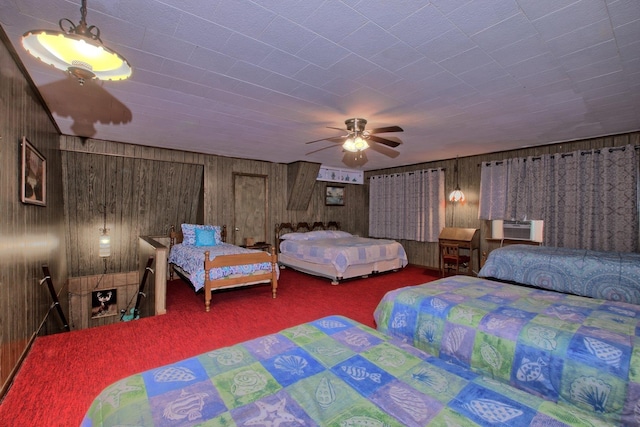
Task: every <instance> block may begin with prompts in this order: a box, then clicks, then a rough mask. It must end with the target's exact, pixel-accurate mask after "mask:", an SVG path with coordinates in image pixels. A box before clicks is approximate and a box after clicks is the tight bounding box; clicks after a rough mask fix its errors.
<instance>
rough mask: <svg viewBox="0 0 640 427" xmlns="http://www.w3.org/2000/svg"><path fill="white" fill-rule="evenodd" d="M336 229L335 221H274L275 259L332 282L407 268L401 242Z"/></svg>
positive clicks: (334, 283)
mask: <svg viewBox="0 0 640 427" xmlns="http://www.w3.org/2000/svg"><path fill="white" fill-rule="evenodd" d="M339 228H340V223H338V222H335V221H334V222H329V223H327V224H326V225H325V224H324V223H319V222H316V223H314V224H313V225H312V226H309V225H308V223H306V222H299V223H298V224H296V225H292V224H291V223H282V224H277V225H276V242H277V243H278V249H279V252H278V262H279V263H280V264H281V265H284V266H286V267H290V268H293V269H296V270H298V271H302V272H304V273H307V274H313V275H315V276H320V277H326V278H328V279H331V284H333V285H337V284H338V283H339V282H340V281H341V280H344V279H350V278H355V277H367V276H369V275H372V274H376V273H382V272H387V271H397V270H399V269H402V268H404V267H406V265H407V263H408V259H407V254H406V252H405V250H404V247H403V246H402V244H400V242H397V241H395V240H389V239H371V238H366V237H359V236H355V235H353V234H351V233H349V232H346V231H343V230H340V229H339Z"/></svg>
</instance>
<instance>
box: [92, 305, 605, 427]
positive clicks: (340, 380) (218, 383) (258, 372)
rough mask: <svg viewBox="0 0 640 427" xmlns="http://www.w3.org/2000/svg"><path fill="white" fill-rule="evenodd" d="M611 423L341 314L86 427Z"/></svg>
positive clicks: (225, 351)
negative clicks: (493, 378) (428, 352)
mask: <svg viewBox="0 0 640 427" xmlns="http://www.w3.org/2000/svg"><path fill="white" fill-rule="evenodd" d="M113 425H144V426H152V425H154V426H173V425H181V426H192V425H208V426H250V425H257V426H273V427H277V426H282V427H284V426H363V427H368V426H371V427H375V426H381V427H382V426H389V427H391V426H425V425H431V426H453V425H462V426H484V425H496V426H507V425H508V426H513V427H517V426H534V425H539V426H554V427H559V426H569V425H585V426H586V425H604V424H603V423H602V422H600V421H599V420H598V419H597V418H593V417H590V416H589V415H588V414H586V413H584V412H583V411H581V410H579V409H576V408H572V407H570V406H565V405H563V404H554V403H551V402H548V401H545V400H543V399H540V398H538V397H536V396H533V395H530V394H528V393H523V392H521V391H519V390H516V389H514V388H512V387H510V386H508V385H505V384H502V383H500V382H497V381H494V380H492V379H489V378H486V377H483V376H481V375H478V374H475V373H472V372H470V371H468V370H466V369H464V368H461V367H460V366H458V365H455V364H450V363H447V362H445V361H443V360H442V359H439V358H437V357H434V356H431V355H429V354H427V353H425V352H423V351H420V350H418V349H416V348H414V347H412V346H409V345H407V344H403V343H401V342H398V341H395V340H393V339H391V338H390V337H388V336H386V335H384V334H381V333H379V332H377V331H376V330H374V329H371V328H369V327H367V326H364V325H361V324H359V323H357V322H355V321H353V320H350V319H347V318H345V317H341V316H329V317H325V318H322V319H318V320H316V321H312V322H309V323H305V324H302V325H299V326H295V327H292V328H289V329H285V330H283V331H280V332H279V333H275V334H272V335H266V336H263V337H260V338H257V339H254V340H251V341H247V342H244V343H240V344H237V345H235V346H232V347H226V348H222V349H217V350H212V351H210V352H208V353H204V354H201V355H198V356H195V357H192V358H189V359H185V360H182V361H179V362H176V363H174V364H171V365H167V366H162V367H158V368H156V369H152V370H149V371H147V372H143V373H140V374H136V375H133V376H130V377H127V378H124V379H122V380H119V381H117V382H115V383H114V384H112V385H110V386H109V387H107V388H106V389H104V390H103V391H102V392H101V393H100V394H99V395H98V396H97V397H96V398H95V400H94V401H93V403H92V404H91V406H90V408H89V409H88V411H87V413H86V415H85V417H84V419H83V421H82V426H84V427H90V426H91V427H97V426H113Z"/></svg>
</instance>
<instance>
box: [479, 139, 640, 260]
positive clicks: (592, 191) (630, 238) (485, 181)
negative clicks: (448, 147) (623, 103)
mask: <svg viewBox="0 0 640 427" xmlns="http://www.w3.org/2000/svg"><path fill="white" fill-rule="evenodd" d="M637 180H638V154H637V150H636V149H635V148H634V147H633V146H631V145H627V146H625V147H616V148H603V149H600V150H592V151H575V152H572V153H565V154H555V155H543V156H540V157H528V158H519V159H509V160H506V161H504V162H499V163H486V164H483V166H482V171H481V184H480V212H479V217H480V218H481V219H517V220H524V219H542V220H544V241H545V244H546V245H549V246H559V247H567V248H581V249H593V250H604V251H622V252H635V251H638V249H639V243H638V233H639V230H638V205H637V197H638V196H637V194H638V193H637V192H638V184H637ZM501 212H502V213H501Z"/></svg>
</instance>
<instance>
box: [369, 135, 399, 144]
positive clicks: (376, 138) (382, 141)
mask: <svg viewBox="0 0 640 427" xmlns="http://www.w3.org/2000/svg"><path fill="white" fill-rule="evenodd" d="M369 139H370V140H371V141H375V142H378V143H380V144H384V145H388V146H389V147H397V146H398V145H400V144H401V143H402V142H401V141H400V140H399V139H397V138H394V139H393V140H391V139H387V138H381V137H379V136H376V135H369Z"/></svg>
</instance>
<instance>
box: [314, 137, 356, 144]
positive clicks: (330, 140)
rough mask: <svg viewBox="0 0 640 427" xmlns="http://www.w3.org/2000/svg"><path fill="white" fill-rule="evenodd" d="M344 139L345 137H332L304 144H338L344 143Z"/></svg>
mask: <svg viewBox="0 0 640 427" xmlns="http://www.w3.org/2000/svg"><path fill="white" fill-rule="evenodd" d="M345 138H346V136H333V137H330V138H322V139H316V140H314V141H308V142H305V144H312V143H314V142H320V141H329V142H338V143H339V142H344V140H345Z"/></svg>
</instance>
